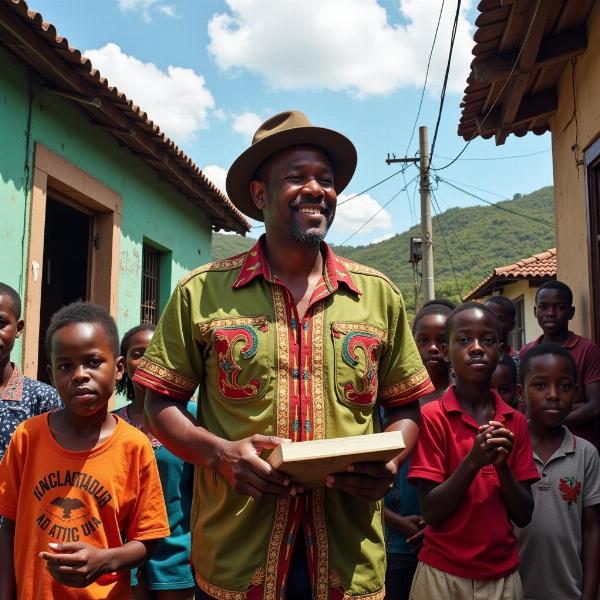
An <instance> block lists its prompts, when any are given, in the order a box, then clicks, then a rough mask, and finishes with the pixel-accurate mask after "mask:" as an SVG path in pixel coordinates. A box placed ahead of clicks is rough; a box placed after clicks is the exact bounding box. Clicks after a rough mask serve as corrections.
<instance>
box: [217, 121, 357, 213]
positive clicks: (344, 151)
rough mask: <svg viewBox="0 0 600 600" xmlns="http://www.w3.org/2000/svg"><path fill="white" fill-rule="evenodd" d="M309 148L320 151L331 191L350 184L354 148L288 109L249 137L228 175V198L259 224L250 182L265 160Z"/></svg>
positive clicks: (345, 139)
mask: <svg viewBox="0 0 600 600" xmlns="http://www.w3.org/2000/svg"><path fill="white" fill-rule="evenodd" d="M299 145H311V146H318V147H319V148H322V149H323V150H324V152H325V154H327V157H328V158H329V162H330V163H331V167H332V169H333V174H334V188H335V191H336V192H337V193H338V194H339V193H340V192H341V191H342V190H343V189H344V188H345V187H346V186H347V185H348V183H349V182H350V179H352V175H353V174H354V170H355V169H356V148H355V147H354V144H353V143H352V142H351V141H350V140H349V139H348V138H347V137H346V136H344V135H342V134H341V133H338V132H337V131H334V130H333V129H326V128H324V127H315V126H314V125H312V124H311V122H310V121H309V120H308V118H307V117H306V115H305V114H304V113H302V112H300V111H299V110H288V111H286V112H282V113H279V114H278V115H275V116H274V117H271V118H270V119H268V120H266V121H265V122H264V123H263V124H262V125H261V126H260V127H259V128H258V129H257V131H256V133H255V134H254V137H253V138H252V145H251V146H250V148H248V149H247V150H245V151H244V152H242V154H240V155H239V156H238V158H237V159H236V160H235V162H234V163H233V164H232V165H231V167H230V169H229V172H228V173H227V181H226V188H227V195H228V196H229V198H230V200H231V201H232V202H233V203H234V204H235V206H237V208H239V209H240V210H241V211H242V212H243V213H244V214H246V215H248V216H249V217H251V218H253V219H256V220H257V221H262V220H263V217H262V211H261V210H259V209H258V208H257V207H256V205H255V204H254V202H253V200H252V196H251V195H250V182H251V181H252V179H253V178H254V174H255V173H256V171H257V169H258V167H260V165H262V163H263V162H265V160H267V158H269V157H270V156H273V154H276V153H277V152H279V151H280V150H285V148H289V147H290V146H299Z"/></svg>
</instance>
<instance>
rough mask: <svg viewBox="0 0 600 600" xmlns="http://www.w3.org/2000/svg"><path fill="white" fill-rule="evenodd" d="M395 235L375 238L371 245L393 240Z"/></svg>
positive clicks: (389, 234)
mask: <svg viewBox="0 0 600 600" xmlns="http://www.w3.org/2000/svg"><path fill="white" fill-rule="evenodd" d="M395 235H396V234H395V233H393V232H392V233H386V234H385V235H382V236H381V237H376V238H375V239H374V240H373V241H372V242H371V244H379V242H384V241H385V240H389V239H390V238H393V237H394V236H395Z"/></svg>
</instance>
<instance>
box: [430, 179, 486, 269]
mask: <svg viewBox="0 0 600 600" xmlns="http://www.w3.org/2000/svg"><path fill="white" fill-rule="evenodd" d="M431 194H432V196H433V200H434V202H435V203H436V204H437V209H438V211H439V213H440V214H439V215H438V218H439V219H442V220H443V221H444V223H446V226H447V227H448V229H449V230H450V231H451V232H452V233H453V234H454V237H455V238H456V239H457V241H458V243H459V244H460V246H461V248H462V249H463V250H464V251H465V254H467V255H468V256H469V258H470V259H471V261H472V262H473V265H474V266H475V268H478V267H479V260H477V258H475V257H474V256H473V254H471V251H470V250H469V249H468V248H467V246H466V245H465V244H464V243H463V241H462V239H461V238H460V236H459V235H458V233H457V232H456V230H455V229H454V227H452V225H451V224H450V220H449V219H446V216H445V215H444V213H443V212H442V209H441V207H440V204H439V200H438V199H437V196H436V195H435V193H434V191H433V190H432V192H431Z"/></svg>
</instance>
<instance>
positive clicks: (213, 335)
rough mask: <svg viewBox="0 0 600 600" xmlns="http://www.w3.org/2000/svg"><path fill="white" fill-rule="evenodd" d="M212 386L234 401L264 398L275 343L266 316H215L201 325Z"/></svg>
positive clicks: (220, 393) (206, 364)
mask: <svg viewBox="0 0 600 600" xmlns="http://www.w3.org/2000/svg"><path fill="white" fill-rule="evenodd" d="M200 331H201V333H202V336H203V338H204V339H205V341H206V357H205V361H206V362H205V366H206V376H207V379H208V380H209V382H210V383H209V385H210V387H212V388H213V389H214V390H215V391H216V390H218V392H219V395H220V396H222V397H223V398H225V399H227V400H228V401H231V402H244V401H251V400H257V399H259V398H262V397H263V396H264V395H265V393H266V391H267V388H268V387H269V383H270V380H271V377H272V372H273V368H272V365H273V359H272V356H271V354H272V343H271V338H270V336H269V321H268V319H267V317H265V316H258V317H231V318H223V319H212V320H210V321H208V322H206V323H202V324H201V325H200Z"/></svg>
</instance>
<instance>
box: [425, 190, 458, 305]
mask: <svg viewBox="0 0 600 600" xmlns="http://www.w3.org/2000/svg"><path fill="white" fill-rule="evenodd" d="M432 195H433V211H434V212H435V213H436V215H437V217H438V219H437V223H438V225H439V228H440V232H441V234H442V240H443V241H444V247H445V248H446V252H447V254H448V259H449V260H450V266H451V267H452V274H453V275H454V283H455V284H456V292H457V293H458V297H459V298H461V299H462V291H461V289H460V285H459V284H458V277H457V276H456V269H455V268H454V261H453V260H452V253H451V252H450V248H448V243H447V242H446V235H445V233H444V228H443V227H442V221H441V219H440V216H441V215H440V210H439V206H438V207H437V209H436V205H437V200H436V198H435V195H434V194H432Z"/></svg>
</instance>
